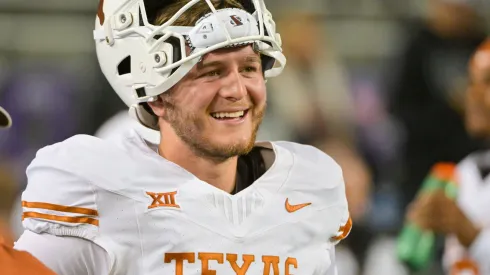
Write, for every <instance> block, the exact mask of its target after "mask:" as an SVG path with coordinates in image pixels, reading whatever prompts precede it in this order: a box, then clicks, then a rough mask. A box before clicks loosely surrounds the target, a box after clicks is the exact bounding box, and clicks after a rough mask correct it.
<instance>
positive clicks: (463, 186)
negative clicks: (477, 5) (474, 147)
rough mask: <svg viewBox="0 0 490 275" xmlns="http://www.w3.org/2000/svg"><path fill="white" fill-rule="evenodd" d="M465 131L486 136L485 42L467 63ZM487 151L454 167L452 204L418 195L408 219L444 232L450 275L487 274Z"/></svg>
mask: <svg viewBox="0 0 490 275" xmlns="http://www.w3.org/2000/svg"><path fill="white" fill-rule="evenodd" d="M469 76H470V80H471V82H470V85H469V87H468V90H467V92H466V100H465V102H466V108H465V109H466V112H465V120H466V128H467V130H468V132H469V133H471V134H472V135H473V136H477V137H480V138H487V139H488V138H490V39H489V40H487V41H485V42H484V43H483V44H482V45H481V46H480V47H479V48H478V49H477V51H476V52H475V53H474V55H473V57H472V58H471V60H470V63H469ZM489 172H490V151H486V152H485V151H483V152H475V153H473V154H470V155H469V156H468V157H466V158H465V159H464V160H463V161H461V162H460V163H459V164H458V166H457V169H456V173H457V174H456V178H457V182H458V183H459V191H458V198H457V201H452V200H450V199H449V198H447V197H446V196H445V195H444V193H442V192H436V193H433V194H430V195H426V196H421V197H420V198H418V199H417V200H416V201H415V202H414V203H413V205H412V207H411V209H410V211H409V218H410V219H411V220H413V221H414V222H415V223H417V224H418V225H420V226H421V227H423V228H426V229H429V230H433V231H435V232H438V233H444V234H447V235H448V237H447V241H446V248H445V255H444V265H445V266H446V269H447V271H448V274H451V275H460V274H468V275H478V274H480V275H489V274H490V261H489V259H490V215H489V211H490V177H489Z"/></svg>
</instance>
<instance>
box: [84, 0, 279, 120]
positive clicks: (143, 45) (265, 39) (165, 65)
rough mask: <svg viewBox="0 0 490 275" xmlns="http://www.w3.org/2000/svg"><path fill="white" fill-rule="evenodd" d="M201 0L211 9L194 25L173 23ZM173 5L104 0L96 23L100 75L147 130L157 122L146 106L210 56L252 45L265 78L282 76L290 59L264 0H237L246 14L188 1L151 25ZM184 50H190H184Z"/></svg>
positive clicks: (161, 0) (143, 0)
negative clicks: (224, 49)
mask: <svg viewBox="0 0 490 275" xmlns="http://www.w3.org/2000/svg"><path fill="white" fill-rule="evenodd" d="M200 1H204V2H206V3H207V5H208V6H209V8H210V9H209V13H208V14H206V15H205V16H204V17H202V18H201V19H200V20H198V21H197V22H196V24H195V26H174V25H172V24H173V23H174V22H175V21H176V20H177V19H178V17H179V16H180V15H181V14H182V13H184V12H185V11H186V10H188V9H190V8H192V6H193V5H195V4H196V3H198V2H200ZM171 2H172V1H171V0H167V1H165V0H100V4H99V12H98V14H97V18H96V22H95V30H94V39H95V44H96V51H97V57H98V60H99V64H100V67H101V69H102V72H103V73H104V75H105V76H106V78H107V80H108V81H109V83H110V84H111V86H112V88H113V89H114V90H115V91H116V93H117V94H118V95H119V97H120V98H121V99H122V100H123V101H124V103H126V105H128V106H129V107H130V114H131V115H132V116H133V117H135V118H136V119H137V120H138V121H139V122H140V123H141V124H143V125H144V126H146V127H149V128H152V129H158V125H157V118H156V117H155V116H154V115H152V114H151V111H149V110H148V109H147V108H145V106H144V104H142V103H145V102H150V101H153V100H155V99H156V97H157V96H158V95H160V94H162V93H164V92H166V91H167V90H169V89H170V88H171V87H172V86H173V85H175V84H176V83H177V82H178V81H180V80H181V79H182V78H183V77H184V76H185V75H186V74H187V73H188V72H189V70H190V69H191V68H192V67H193V66H194V65H195V64H196V63H197V62H198V61H199V60H200V58H201V57H202V56H203V55H204V54H206V53H208V52H211V51H214V50H216V49H219V48H224V47H232V46H236V45H241V44H246V43H254V47H255V49H256V50H257V51H258V52H259V53H260V54H261V55H262V57H263V61H265V62H263V68H264V75H265V77H266V78H269V77H274V76H277V75H279V74H280V73H281V71H282V69H283V68H284V66H285V64H286V58H285V57H284V55H283V54H282V49H281V39H280V35H279V34H278V33H276V27H275V23H274V21H273V20H272V15H271V13H270V12H269V11H268V10H267V8H266V7H265V3H264V0H239V2H241V4H242V5H243V6H244V8H245V9H244V10H242V9H218V10H216V9H215V8H214V6H213V5H212V3H211V0H190V1H189V2H188V3H187V4H186V5H185V6H183V7H182V8H181V9H180V10H179V11H178V12H177V13H176V14H175V15H174V16H173V17H172V18H170V19H169V20H168V21H167V22H165V23H164V24H163V25H161V26H155V25H153V24H151V22H152V21H153V20H154V17H155V13H156V12H157V10H161V9H162V8H165V6H166V5H169V4H170V3H171ZM186 46H188V47H190V49H191V51H186Z"/></svg>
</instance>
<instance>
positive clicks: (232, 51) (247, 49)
mask: <svg viewBox="0 0 490 275" xmlns="http://www.w3.org/2000/svg"><path fill="white" fill-rule="evenodd" d="M258 57H259V54H258V53H257V52H256V51H254V49H253V47H252V45H245V46H239V47H230V48H222V49H217V50H215V51H212V52H210V53H207V54H205V55H204V56H203V58H202V60H201V62H200V63H207V62H208V61H231V60H238V61H239V60H244V61H256V60H255V59H257V60H260V59H258Z"/></svg>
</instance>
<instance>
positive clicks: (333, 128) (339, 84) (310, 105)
mask: <svg viewBox="0 0 490 275" xmlns="http://www.w3.org/2000/svg"><path fill="white" fill-rule="evenodd" d="M304 4H308V5H307V6H308V7H307V8H305V7H304V6H303V5H304ZM315 7H316V6H315V2H312V1H308V3H303V2H297V3H289V2H287V1H286V2H285V3H284V5H283V6H282V7H281V8H280V12H279V14H280V15H279V16H278V20H277V22H276V23H277V28H278V29H279V30H281V38H282V42H283V50H284V53H285V55H286V56H287V58H288V65H287V66H286V67H285V68H284V70H283V72H282V74H281V76H279V77H278V78H273V79H270V80H269V81H268V82H267V87H268V91H269V92H268V98H267V103H268V110H267V113H266V116H265V119H264V126H263V127H261V129H260V130H259V138H264V139H267V138H271V139H281V140H294V141H296V142H300V143H304V144H310V145H313V146H317V147H318V148H319V149H321V150H323V151H324V152H326V153H327V154H329V155H330V156H331V157H332V158H333V159H334V160H335V161H337V162H338V163H339V165H340V166H341V167H342V170H343V174H344V180H345V184H346V195H347V198H348V203H349V209H350V210H351V211H352V212H351V217H352V219H353V221H354V223H355V224H356V226H355V227H354V228H353V229H352V232H351V234H350V235H349V239H348V240H346V241H345V242H343V243H342V245H341V246H339V248H338V253H337V256H336V257H337V260H338V262H339V267H338V268H339V274H345V275H349V274H357V272H358V271H359V270H360V269H361V268H362V263H363V259H364V257H365V255H364V254H365V253H364V252H365V251H366V248H367V246H368V244H369V240H370V235H371V234H370V233H369V231H368V230H367V228H366V227H365V224H364V218H365V215H366V213H367V212H368V209H369V207H368V206H369V203H370V195H371V184H372V177H371V173H370V170H369V168H368V167H367V165H366V163H365V161H364V159H363V158H362V156H361V155H360V154H359V152H358V151H357V148H356V121H355V116H354V104H353V102H352V101H353V99H352V95H351V91H350V87H349V80H348V77H347V72H346V70H345V68H344V66H343V63H342V62H341V60H340V59H339V57H338V56H337V54H336V51H335V49H334V48H333V45H332V44H331V43H330V42H329V40H328V38H327V36H326V29H325V28H324V26H323V24H324V23H323V19H322V17H321V16H322V15H321V12H322V11H321V10H318V9H317V10H314V8H315ZM320 7H321V5H320V4H318V8H320ZM343 263H345V264H343Z"/></svg>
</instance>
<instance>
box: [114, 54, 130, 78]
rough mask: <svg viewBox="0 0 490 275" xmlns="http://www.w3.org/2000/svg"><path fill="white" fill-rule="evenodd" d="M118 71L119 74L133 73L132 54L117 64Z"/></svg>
mask: <svg viewBox="0 0 490 275" xmlns="http://www.w3.org/2000/svg"><path fill="white" fill-rule="evenodd" d="M117 72H118V74H119V75H125V74H130V73H131V56H130V55H128V56H126V58H124V59H123V60H122V61H121V62H120V63H119V65H118V66H117Z"/></svg>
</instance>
